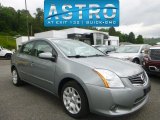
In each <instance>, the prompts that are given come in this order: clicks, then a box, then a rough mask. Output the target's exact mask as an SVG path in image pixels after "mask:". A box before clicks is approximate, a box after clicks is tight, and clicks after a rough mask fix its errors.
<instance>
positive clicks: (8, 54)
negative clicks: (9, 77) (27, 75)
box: [0, 46, 13, 59]
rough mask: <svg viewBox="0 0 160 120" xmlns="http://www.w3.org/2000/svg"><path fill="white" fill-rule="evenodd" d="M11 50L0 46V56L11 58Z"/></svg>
mask: <svg viewBox="0 0 160 120" xmlns="http://www.w3.org/2000/svg"><path fill="white" fill-rule="evenodd" d="M12 54H13V52H12V51H10V50H8V49H5V48H3V47H2V46H0V58H6V59H11V56H12Z"/></svg>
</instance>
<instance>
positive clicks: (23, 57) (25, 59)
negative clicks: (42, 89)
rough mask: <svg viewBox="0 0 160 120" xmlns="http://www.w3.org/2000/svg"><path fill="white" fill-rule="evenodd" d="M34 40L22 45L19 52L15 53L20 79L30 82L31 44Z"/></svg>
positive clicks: (32, 44)
mask: <svg viewBox="0 0 160 120" xmlns="http://www.w3.org/2000/svg"><path fill="white" fill-rule="evenodd" d="M34 43H35V42H33V41H32V42H29V43H27V44H25V45H23V46H22V48H21V50H20V52H19V53H18V54H17V59H16V60H17V69H18V73H19V75H20V77H21V79H23V80H25V81H28V82H31V80H32V67H31V65H32V59H33V49H32V48H33V46H34Z"/></svg>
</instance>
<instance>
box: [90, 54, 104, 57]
mask: <svg viewBox="0 0 160 120" xmlns="http://www.w3.org/2000/svg"><path fill="white" fill-rule="evenodd" d="M101 56H105V55H100V54H95V55H90V56H88V57H101Z"/></svg>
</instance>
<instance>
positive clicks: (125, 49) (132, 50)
mask: <svg viewBox="0 0 160 120" xmlns="http://www.w3.org/2000/svg"><path fill="white" fill-rule="evenodd" d="M139 49H140V46H121V47H119V48H118V49H117V51H116V53H138V52H139Z"/></svg>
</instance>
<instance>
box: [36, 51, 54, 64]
mask: <svg viewBox="0 0 160 120" xmlns="http://www.w3.org/2000/svg"><path fill="white" fill-rule="evenodd" d="M38 57H39V58H41V59H46V60H51V61H53V62H55V61H56V56H53V55H52V53H50V52H45V53H40V54H39V56H38Z"/></svg>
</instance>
